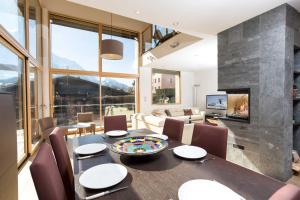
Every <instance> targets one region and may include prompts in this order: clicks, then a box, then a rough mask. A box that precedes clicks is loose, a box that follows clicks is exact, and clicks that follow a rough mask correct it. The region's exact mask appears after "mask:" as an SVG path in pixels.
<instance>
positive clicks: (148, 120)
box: [132, 108, 205, 144]
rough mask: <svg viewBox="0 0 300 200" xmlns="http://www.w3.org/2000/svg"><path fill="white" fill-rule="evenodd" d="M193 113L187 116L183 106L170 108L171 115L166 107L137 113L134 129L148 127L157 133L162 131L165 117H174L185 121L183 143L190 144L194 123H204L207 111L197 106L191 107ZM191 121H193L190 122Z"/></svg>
mask: <svg viewBox="0 0 300 200" xmlns="http://www.w3.org/2000/svg"><path fill="white" fill-rule="evenodd" d="M191 109H192V112H193V115H191V116H185V115H184V111H183V109H182V108H172V109H168V110H169V111H170V114H171V116H167V115H166V113H165V109H155V110H153V111H152V113H151V114H143V113H137V114H135V115H134V116H133V118H132V126H133V128H134V129H141V128H147V129H150V130H152V131H154V132H156V133H160V134H161V133H162V131H163V127H164V123H165V119H166V118H172V119H177V120H182V121H184V129H183V135H182V143H184V144H190V143H191V140H192V135H193V130H194V123H203V121H204V116H205V112H204V111H200V110H199V109H197V108H191ZM190 121H191V123H190Z"/></svg>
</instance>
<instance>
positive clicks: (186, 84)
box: [140, 67, 194, 114]
mask: <svg viewBox="0 0 300 200" xmlns="http://www.w3.org/2000/svg"><path fill="white" fill-rule="evenodd" d="M151 72H152V70H151V68H150V67H141V68H140V112H142V113H146V114H150V113H151V112H152V110H153V109H164V108H188V107H192V105H193V85H194V73H193V72H185V71H181V104H174V105H152V100H151V82H152V81H151Z"/></svg>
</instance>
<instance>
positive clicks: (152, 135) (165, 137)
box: [147, 134, 169, 140]
mask: <svg viewBox="0 0 300 200" xmlns="http://www.w3.org/2000/svg"><path fill="white" fill-rule="evenodd" d="M147 136H150V137H155V138H159V139H162V140H168V138H169V137H168V136H167V135H162V134H150V135H147Z"/></svg>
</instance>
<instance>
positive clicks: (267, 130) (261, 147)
mask: <svg viewBox="0 0 300 200" xmlns="http://www.w3.org/2000/svg"><path fill="white" fill-rule="evenodd" d="M290 10H291V8H290V7H289V6H288V5H287V4H284V5H282V6H280V7H278V8H275V9H273V10H271V11H268V12H266V13H264V14H262V15H260V16H257V17H254V18H252V19H250V20H248V21H246V22H244V23H242V24H239V25H237V26H235V27H232V28H230V29H228V30H225V31H223V32H221V33H219V34H218V88H219V89H235V88H250V89H251V95H250V96H251V98H250V115H251V121H250V123H249V124H247V123H239V122H233V121H225V120H224V121H223V122H222V123H223V126H225V127H227V128H228V129H229V138H228V149H227V151H228V156H227V159H228V160H230V161H232V162H235V163H237V164H239V165H242V166H245V167H247V168H250V169H252V170H255V171H258V172H261V173H263V174H266V175H269V176H272V177H274V178H277V179H280V180H286V179H288V178H289V177H290V176H291V150H292V132H293V125H292V115H293V114H292V112H293V111H292V105H293V103H292V94H291V89H292V84H293V81H292V80H293V69H292V64H291V63H292V62H293V61H292V59H293V58H292V57H293V56H291V55H292V52H293V43H294V35H293V30H292V29H289V28H288V27H287V25H286V24H287V23H286V22H287V16H289V12H290ZM233 144H238V145H241V146H243V147H244V150H241V149H237V148H233Z"/></svg>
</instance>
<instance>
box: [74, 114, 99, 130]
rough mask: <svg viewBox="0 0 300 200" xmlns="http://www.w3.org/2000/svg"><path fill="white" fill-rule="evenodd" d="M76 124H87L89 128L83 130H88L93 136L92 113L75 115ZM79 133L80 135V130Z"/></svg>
mask: <svg viewBox="0 0 300 200" xmlns="http://www.w3.org/2000/svg"><path fill="white" fill-rule="evenodd" d="M77 122H78V124H80V123H84V124H88V125H89V127H88V128H85V129H88V130H89V131H90V132H92V133H93V134H94V135H95V132H96V124H95V122H94V120H93V112H85V113H77ZM79 132H80V133H81V132H82V130H80V129H79Z"/></svg>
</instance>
